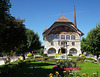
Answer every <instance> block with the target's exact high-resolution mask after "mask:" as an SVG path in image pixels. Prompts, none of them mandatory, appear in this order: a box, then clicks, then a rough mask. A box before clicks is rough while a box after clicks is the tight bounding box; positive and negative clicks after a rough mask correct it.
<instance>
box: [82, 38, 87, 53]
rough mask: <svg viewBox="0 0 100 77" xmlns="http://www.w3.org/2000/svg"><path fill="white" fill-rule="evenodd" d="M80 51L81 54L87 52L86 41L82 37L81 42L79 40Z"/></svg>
mask: <svg viewBox="0 0 100 77" xmlns="http://www.w3.org/2000/svg"><path fill="white" fill-rule="evenodd" d="M81 50H82V53H83V52H86V51H87V44H86V39H85V38H84V37H82V40H81Z"/></svg>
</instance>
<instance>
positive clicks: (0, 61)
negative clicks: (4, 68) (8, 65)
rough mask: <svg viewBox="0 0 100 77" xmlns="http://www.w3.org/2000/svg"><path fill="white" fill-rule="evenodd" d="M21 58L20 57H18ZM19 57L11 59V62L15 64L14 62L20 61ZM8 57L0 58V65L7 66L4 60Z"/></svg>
mask: <svg viewBox="0 0 100 77" xmlns="http://www.w3.org/2000/svg"><path fill="white" fill-rule="evenodd" d="M18 57H19V56H18ZM18 57H11V62H13V61H16V60H18ZM6 58H7V57H3V58H2V57H0V65H3V64H5V63H4V60H5V59H6Z"/></svg>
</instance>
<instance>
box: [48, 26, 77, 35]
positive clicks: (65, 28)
mask: <svg viewBox="0 0 100 77" xmlns="http://www.w3.org/2000/svg"><path fill="white" fill-rule="evenodd" d="M68 32H75V31H74V30H73V29H72V28H70V27H69V26H63V25H61V26H57V27H55V28H53V29H52V30H51V31H50V32H49V34H61V33H68Z"/></svg>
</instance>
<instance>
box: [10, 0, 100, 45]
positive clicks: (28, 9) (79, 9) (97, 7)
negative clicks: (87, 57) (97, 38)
mask: <svg viewBox="0 0 100 77" xmlns="http://www.w3.org/2000/svg"><path fill="white" fill-rule="evenodd" d="M10 2H11V4H12V8H11V9H10V13H11V15H12V16H14V17H16V18H21V19H25V22H24V24H25V25H26V28H29V29H32V30H34V32H37V33H38V35H39V37H40V40H41V42H42V45H44V41H43V37H42V32H43V30H44V29H45V28H49V27H50V26H51V25H52V24H53V23H54V22H55V21H56V20H57V19H58V18H59V17H60V16H61V15H62V11H63V15H64V16H65V17H67V18H68V19H69V20H71V21H72V22H73V18H74V5H75V6H76V21H77V27H78V29H80V30H81V31H82V32H83V33H84V34H85V35H84V36H83V37H86V36H87V33H88V32H89V31H90V30H91V29H93V28H95V27H96V23H97V24H98V23H100V0H11V1H10Z"/></svg>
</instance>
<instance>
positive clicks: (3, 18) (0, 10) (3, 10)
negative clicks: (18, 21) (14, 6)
mask: <svg viewBox="0 0 100 77" xmlns="http://www.w3.org/2000/svg"><path fill="white" fill-rule="evenodd" d="M10 8H11V4H10V0H0V51H3V50H2V47H1V45H2V43H1V41H2V37H1V34H2V32H3V31H4V29H5V28H6V25H5V24H6V23H7V22H8V19H9V18H10V13H9V9H10Z"/></svg>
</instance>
